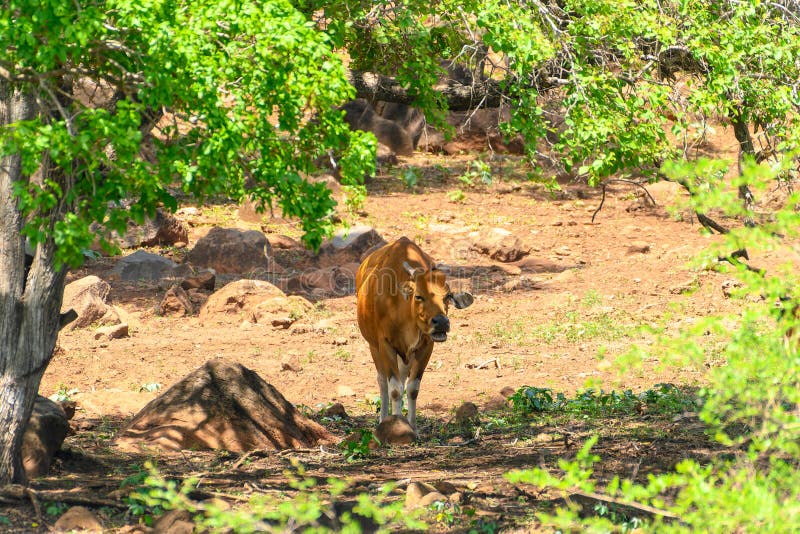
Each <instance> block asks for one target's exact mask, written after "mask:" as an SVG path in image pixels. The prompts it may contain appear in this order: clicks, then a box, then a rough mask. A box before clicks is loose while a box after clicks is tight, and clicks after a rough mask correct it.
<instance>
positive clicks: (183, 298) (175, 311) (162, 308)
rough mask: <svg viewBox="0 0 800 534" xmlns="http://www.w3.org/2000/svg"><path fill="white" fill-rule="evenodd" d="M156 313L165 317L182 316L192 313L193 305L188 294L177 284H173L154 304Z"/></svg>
mask: <svg viewBox="0 0 800 534" xmlns="http://www.w3.org/2000/svg"><path fill="white" fill-rule="evenodd" d="M156 313H157V314H158V315H161V316H165V317H184V316H186V315H194V305H193V304H192V301H191V299H190V298H189V294H188V293H186V291H184V290H183V288H182V287H181V286H179V285H177V284H176V285H174V286H172V287H171V288H169V290H168V291H167V293H166V294H165V295H164V298H163V299H161V302H159V304H158V306H156Z"/></svg>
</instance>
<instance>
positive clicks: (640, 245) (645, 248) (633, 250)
mask: <svg viewBox="0 0 800 534" xmlns="http://www.w3.org/2000/svg"><path fill="white" fill-rule="evenodd" d="M648 252H650V244H649V243H647V242H645V241H634V242H633V243H631V244H630V245H628V254H647V253H648Z"/></svg>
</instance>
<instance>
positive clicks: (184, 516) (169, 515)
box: [153, 510, 194, 534]
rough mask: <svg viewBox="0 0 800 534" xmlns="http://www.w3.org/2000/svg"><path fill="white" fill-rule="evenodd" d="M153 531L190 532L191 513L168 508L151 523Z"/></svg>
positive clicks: (161, 532) (167, 533) (191, 526)
mask: <svg viewBox="0 0 800 534" xmlns="http://www.w3.org/2000/svg"><path fill="white" fill-rule="evenodd" d="M153 531H154V532H156V533H157V534H192V533H193V532H194V523H193V522H192V514H190V513H189V512H188V511H186V510H170V511H168V512H166V513H165V514H164V515H162V516H161V517H159V518H158V519H157V520H156V522H155V523H153Z"/></svg>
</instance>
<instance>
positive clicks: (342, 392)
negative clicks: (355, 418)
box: [336, 386, 383, 441]
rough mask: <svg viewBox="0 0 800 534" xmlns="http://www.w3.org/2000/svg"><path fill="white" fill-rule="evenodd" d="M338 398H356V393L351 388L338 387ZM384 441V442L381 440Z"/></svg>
mask: <svg viewBox="0 0 800 534" xmlns="http://www.w3.org/2000/svg"><path fill="white" fill-rule="evenodd" d="M336 396H337V397H355V396H356V392H355V391H354V390H353V388H351V387H350V386H336ZM381 441H383V440H381Z"/></svg>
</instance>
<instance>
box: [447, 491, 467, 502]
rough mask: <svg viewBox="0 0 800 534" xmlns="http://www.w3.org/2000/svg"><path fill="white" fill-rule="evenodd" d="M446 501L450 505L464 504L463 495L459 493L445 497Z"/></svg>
mask: <svg viewBox="0 0 800 534" xmlns="http://www.w3.org/2000/svg"><path fill="white" fill-rule="evenodd" d="M447 500H448V501H450V503H451V504H461V503H463V502H464V494H463V493H461V492H460V491H457V492H455V493H451V494H450V495H448V496H447Z"/></svg>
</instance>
